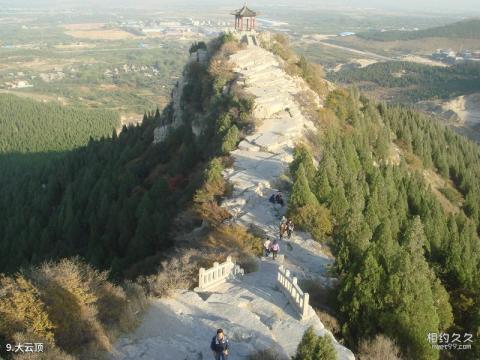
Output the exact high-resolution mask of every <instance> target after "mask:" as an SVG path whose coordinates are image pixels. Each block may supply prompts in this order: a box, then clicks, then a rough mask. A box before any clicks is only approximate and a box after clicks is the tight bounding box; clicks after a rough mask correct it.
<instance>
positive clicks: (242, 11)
mask: <svg viewBox="0 0 480 360" xmlns="http://www.w3.org/2000/svg"><path fill="white" fill-rule="evenodd" d="M232 15H235V16H240V17H252V16H257V13H256V12H255V11H253V10H250V9H249V8H248V7H247V5H243V7H242V8H241V9H238V10H235V11H234V12H233V13H232Z"/></svg>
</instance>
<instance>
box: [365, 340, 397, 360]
mask: <svg viewBox="0 0 480 360" xmlns="http://www.w3.org/2000/svg"><path fill="white" fill-rule="evenodd" d="M358 359H359V360H401V359H402V357H401V356H400V350H399V348H398V346H397V345H396V344H395V342H394V341H393V340H391V339H389V338H387V337H386V336H384V335H377V336H376V337H375V339H373V340H370V341H363V342H362V343H361V344H360V347H359V352H358Z"/></svg>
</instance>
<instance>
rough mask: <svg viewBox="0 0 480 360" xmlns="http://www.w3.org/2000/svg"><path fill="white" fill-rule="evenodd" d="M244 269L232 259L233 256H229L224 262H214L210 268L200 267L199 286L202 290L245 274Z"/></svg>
mask: <svg viewBox="0 0 480 360" xmlns="http://www.w3.org/2000/svg"><path fill="white" fill-rule="evenodd" d="M244 273H245V272H244V270H243V269H242V268H241V267H240V266H238V265H236V264H235V263H234V262H233V261H232V257H231V256H229V257H227V261H225V262H224V263H222V264H219V263H218V262H215V263H213V267H211V268H210V269H204V268H200V271H199V272H198V288H196V290H198V291H202V290H206V289H208V288H211V287H213V286H215V285H218V284H220V283H222V282H224V281H225V280H227V279H230V278H233V277H235V276H237V275H244Z"/></svg>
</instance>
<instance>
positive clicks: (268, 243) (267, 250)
mask: <svg viewBox="0 0 480 360" xmlns="http://www.w3.org/2000/svg"><path fill="white" fill-rule="evenodd" d="M271 245H272V241H271V240H270V239H268V238H267V240H265V242H264V243H263V247H264V249H265V257H268V256H269V255H270V246H271Z"/></svg>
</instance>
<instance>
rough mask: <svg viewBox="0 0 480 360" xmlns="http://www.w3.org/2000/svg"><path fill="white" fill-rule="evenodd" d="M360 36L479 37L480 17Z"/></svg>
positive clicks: (376, 38)
mask: <svg viewBox="0 0 480 360" xmlns="http://www.w3.org/2000/svg"><path fill="white" fill-rule="evenodd" d="M358 36H359V37H362V38H364V39H368V40H376V41H393V40H413V39H424V38H430V37H445V38H453V39H455V38H464V39H479V38H480V19H469V20H465V21H459V22H455V23H453V24H447V25H444V26H437V27H433V28H429V29H422V30H418V31H400V30H392V31H375V32H366V33H360V34H358Z"/></svg>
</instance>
